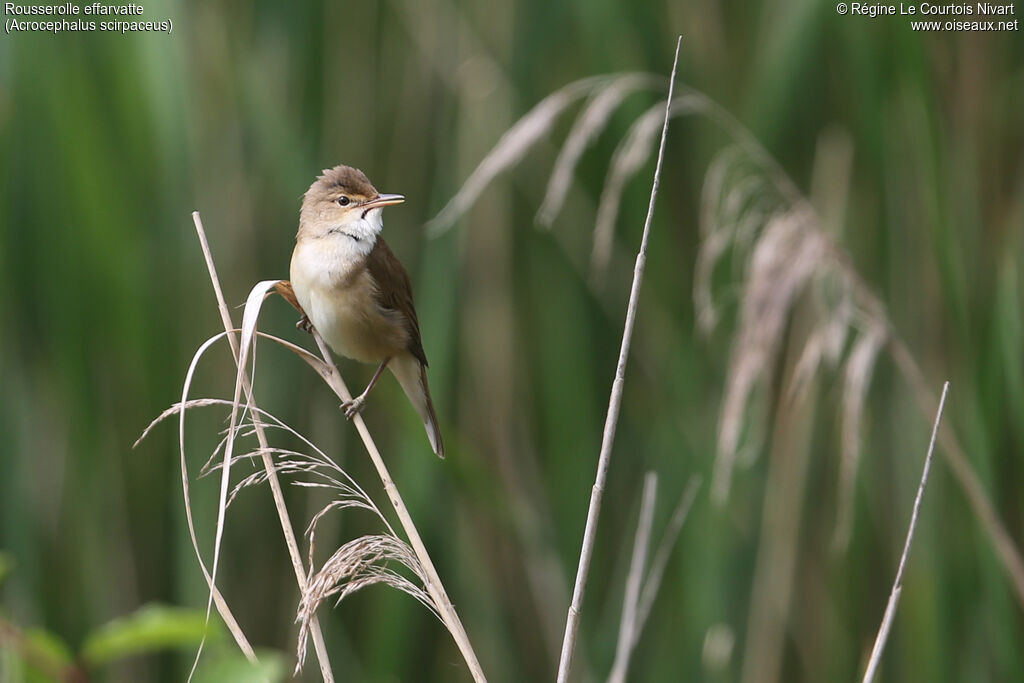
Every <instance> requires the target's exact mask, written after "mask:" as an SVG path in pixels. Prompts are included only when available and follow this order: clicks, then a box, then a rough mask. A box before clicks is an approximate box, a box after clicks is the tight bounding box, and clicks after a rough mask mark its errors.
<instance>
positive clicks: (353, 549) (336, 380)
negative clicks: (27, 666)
mask: <svg viewBox="0 0 1024 683" xmlns="http://www.w3.org/2000/svg"><path fill="white" fill-rule="evenodd" d="M193 217H194V219H195V223H196V229H197V232H198V233H199V236H200V242H201V244H202V246H203V251H204V254H205V256H206V259H207V265H208V267H209V271H210V276H211V280H212V282H213V284H214V290H215V293H216V295H217V300H218V304H219V307H220V310H221V314H222V318H223V322H224V326H225V331H224V332H222V333H220V334H217V335H215V336H213V337H211V338H210V339H209V340H207V341H206V342H205V343H204V344H203V345H202V346H201V347H200V348H199V350H198V351H197V352H196V354H195V356H194V358H193V360H192V363H191V365H190V367H189V370H188V373H187V374H186V379H185V382H184V388H183V391H182V399H181V401H180V403H178V404H175V405H174V406H172V407H171V408H169V409H168V410H165V411H164V412H163V413H162V414H161V415H160V416H158V417H157V419H156V420H154V421H153V423H152V424H150V425H149V426H148V427H147V428H146V430H145V431H144V432H143V435H142V436H141V437H140V440H141V439H142V438H145V436H146V435H148V434H149V433H150V431H151V430H152V428H153V427H154V426H155V425H156V424H158V423H159V422H161V421H163V420H165V419H167V418H169V417H171V416H174V415H177V416H178V418H179V444H180V449H179V450H180V458H181V468H182V484H183V487H184V494H185V510H186V518H187V520H188V527H189V533H190V536H191V538H192V543H193V549H194V551H195V553H196V557H197V559H198V561H199V564H200V567H201V569H202V571H203V574H204V576H205V577H206V580H207V584H208V586H209V588H210V604H215V605H216V606H217V609H218V611H220V613H221V614H222V616H223V617H224V620H225V622H227V624H228V627H229V629H230V630H231V632H232V634H233V635H234V637H235V639H236V641H237V642H238V644H239V647H240V648H241V649H242V650H243V652H245V653H246V655H247V656H248V657H250V659H254V658H255V657H254V655H253V653H252V648H251V646H249V644H248V641H247V640H246V639H245V636H244V634H243V633H242V632H241V629H239V628H238V626H237V623H236V622H235V620H234V618H233V616H232V615H231V612H230V610H229V609H228V607H227V605H226V603H225V602H224V601H223V598H222V597H221V596H220V593H219V591H218V590H217V588H216V581H215V577H216V568H217V563H218V560H219V551H220V540H221V538H222V534H223V529H224V515H225V511H226V509H227V507H228V505H229V504H230V503H231V502H232V501H233V500H234V498H235V497H236V496H237V495H238V493H239V492H240V491H242V490H243V489H245V488H247V487H250V486H253V485H256V484H261V483H264V482H267V483H269V485H270V487H271V491H272V492H273V497H274V501H275V505H276V507H277V510H278V514H279V517H280V520H281V526H282V530H283V531H284V534H285V540H286V545H287V546H288V550H289V554H290V555H291V558H292V563H293V566H294V568H295V573H296V580H297V583H298V586H299V589H300V593H301V598H300V606H299V609H298V617H297V621H299V624H300V627H299V643H298V648H297V651H298V655H299V656H298V657H297V664H296V671H298V669H299V668H300V667H301V666H302V663H303V660H304V657H305V653H306V643H307V641H308V639H309V638H310V637H311V638H312V639H313V643H314V647H315V649H316V652H317V657H318V660H319V663H320V669H321V673H322V675H323V677H324V680H325V681H333V673H332V672H331V669H330V664H329V660H328V659H327V656H326V646H325V644H324V641H323V636H322V634H321V632H320V627H319V622H318V620H317V617H316V608H317V606H318V605H319V604H320V603H321V602H322V601H323V600H324V599H326V598H327V597H331V596H333V595H338V596H339V597H338V601H339V602H340V600H341V599H342V598H344V597H345V596H347V595H350V594H351V593H352V592H354V591H356V590H358V589H359V588H362V587H365V586H367V585H371V584H374V583H383V584H385V585H390V586H392V587H395V588H398V589H400V590H402V591H404V592H406V593H409V594H410V595H412V596H413V597H415V598H416V599H417V600H419V601H420V602H421V603H423V604H424V605H426V606H427V607H428V608H430V609H431V611H433V612H434V613H435V614H437V615H438V616H439V617H440V619H441V621H442V623H444V625H445V626H446V628H447V629H448V630H449V632H450V633H451V634H452V637H453V638H454V640H455V642H456V645H457V646H458V647H459V650H460V652H461V653H462V655H463V658H464V659H465V660H466V664H467V666H468V667H469V669H470V672H471V674H472V675H473V678H474V680H475V681H477V682H478V683H479V682H482V681H486V678H485V677H484V675H483V671H482V669H481V668H480V664H479V661H478V660H477V658H476V654H475V653H474V652H473V649H472V646H471V645H470V643H469V639H468V637H467V636H466V633H465V629H464V628H463V627H462V623H461V621H460V620H459V618H458V615H457V614H456V613H455V609H454V607H453V606H452V604H451V601H450V600H449V599H448V596H447V593H446V592H445V590H444V586H443V584H442V583H441V580H440V578H439V577H438V575H437V571H436V569H435V568H434V566H433V563H432V562H431V560H430V556H429V554H427V551H426V548H425V546H424V545H423V542H422V540H421V539H420V536H419V533H418V531H417V530H416V527H415V525H414V524H413V522H412V518H411V517H410V515H409V513H408V510H407V509H406V508H405V504H404V502H403V501H402V497H401V495H400V494H399V492H398V488H397V487H396V486H395V484H394V481H393V480H392V479H391V477H390V474H389V473H388V471H387V467H386V466H385V465H384V462H383V459H382V458H381V456H380V452H379V451H378V450H377V447H376V444H374V442H373V439H372V437H371V436H370V434H369V431H368V430H367V429H366V425H365V423H364V422H363V421H362V418H361V417H358V416H357V417H356V418H355V420H354V423H355V426H356V428H357V430H358V431H359V434H360V437H361V438H362V440H363V443H364V445H365V446H366V449H367V452H368V453H369V455H370V458H371V460H372V462H373V464H374V466H375V468H376V469H377V473H378V475H379V476H380V478H381V482H382V484H383V486H384V489H385V492H386V493H387V496H388V500H389V502H390V503H391V504H392V506H393V508H394V511H395V513H396V515H397V516H398V518H399V521H400V523H401V526H402V529H403V531H404V532H405V535H406V537H407V538H408V539H409V543H408V544H407V543H406V542H405V541H404V540H402V539H401V538H399V536H398V534H397V533H396V532H395V530H394V528H393V527H392V526H391V524H390V523H389V522H388V521H387V518H386V517H385V516H384V515H383V513H381V511H380V509H379V508H378V507H377V506H376V505H375V504H374V503H373V501H372V500H371V499H370V497H369V496H368V495H367V494H366V493H365V491H364V490H363V489H362V488H361V487H360V486H359V485H358V484H357V483H356V482H355V481H354V480H353V479H352V478H351V477H349V476H348V474H347V473H345V472H344V471H343V470H341V468H340V467H338V466H337V465H336V464H335V463H334V462H333V461H332V460H331V459H330V458H329V457H328V456H327V455H326V454H324V453H323V452H322V451H321V450H320V449H318V448H317V447H316V446H315V445H314V444H312V443H311V442H310V441H309V440H308V439H306V438H305V437H303V436H302V435H301V434H299V433H298V432H297V431H295V430H294V429H292V428H291V427H288V426H287V425H286V424H285V423H283V422H282V421H280V420H278V419H277V418H276V417H274V416H273V415H272V414H270V413H269V412H267V411H264V410H262V409H260V408H259V407H258V406H257V405H256V403H255V399H254V396H253V383H254V380H253V376H254V374H255V367H256V365H255V353H256V340H257V339H259V338H263V339H267V340H269V341H272V342H274V343H276V344H279V345H281V346H282V347H284V348H286V349H288V350H290V351H292V352H293V353H294V354H295V355H296V356H298V357H299V358H300V359H301V360H303V361H304V362H305V363H306V364H307V365H309V366H310V367H312V368H313V369H314V370H315V371H316V372H317V374H319V375H320V376H321V378H323V379H324V380H325V382H326V383H327V384H328V386H329V387H330V388H331V389H332V390H333V391H334V392H335V394H336V395H337V396H339V397H340V398H341V399H342V400H343V401H345V400H349V399H350V398H351V395H350V393H349V391H348V388H347V387H346V386H345V383H344V381H343V380H342V379H341V376H340V374H339V373H338V371H337V368H335V367H334V364H333V362H332V361H331V359H330V354H329V352H328V351H327V347H326V345H325V344H324V342H323V340H322V339H321V338H320V336H319V335H318V334H316V333H315V331H314V335H313V337H314V340H315V341H316V343H317V346H318V348H319V350H320V353H321V356H322V359H321V358H319V357H317V356H315V355H313V354H312V353H310V352H309V351H306V350H305V349H303V348H301V347H299V346H296V345H295V344H292V343H290V342H287V341H284V340H282V339H279V338H277V337H274V336H273V335H268V334H265V333H262V332H259V331H258V330H257V329H256V325H257V321H258V318H259V312H260V309H261V306H262V304H263V301H264V300H265V299H266V298H267V296H268V295H269V294H270V293H271V291H276V292H278V293H279V294H281V295H282V296H283V297H284V298H285V299H286V300H288V301H289V302H290V303H292V305H296V303H297V302H295V301H294V296H290V294H291V288H290V285H289V283H287V282H285V281H276V280H266V281H263V282H260V283H258V284H256V285H255V286H254V287H253V288H252V291H251V292H250V294H249V297H248V299H247V301H246V305H245V308H244V311H243V322H242V327H241V329H240V330H236V329H235V328H234V327H233V326H232V325H231V322H230V316H229V314H228V311H227V306H226V304H225V303H224V299H223V295H222V293H221V290H220V285H219V281H218V280H217V277H216V271H215V269H214V267H213V259H212V256H211V254H210V251H209V247H208V245H207V243H206V239H205V233H204V231H203V228H202V223H201V221H200V219H199V215H198V213H195V214H193ZM236 334H240V337H241V342H240V344H239V343H238V342H236V340H235V335H236ZM224 338H226V339H227V340H228V342H229V343H230V345H231V348H232V352H233V355H234V357H235V359H236V364H237V366H238V373H237V375H236V381H235V391H234V397H233V398H232V399H231V400H230V401H228V400H224V399H213V398H203V399H189V397H188V391H189V387H190V385H191V382H192V379H193V376H194V373H195V369H196V366H197V364H198V362H199V360H200V359H201V358H202V356H203V355H204V354H205V352H206V351H207V350H208V349H209V348H210V347H211V346H212V345H213V344H214V343H215V342H217V341H219V340H221V339H224ZM250 359H252V363H251V367H250V362H249V360H250ZM243 394H244V396H245V401H244V403H243V401H242V395H243ZM207 406H222V407H226V408H230V425H229V427H228V429H227V432H226V435H225V436H224V437H223V438H222V439H221V440H220V442H219V443H218V445H217V446H216V447H215V449H214V451H213V455H212V456H211V458H210V459H209V460H208V461H207V463H206V464H205V465H204V467H203V469H202V474H203V475H205V474H209V473H212V472H214V471H217V470H220V472H221V487H220V502H219V505H218V522H217V530H216V539H215V545H214V563H213V567H212V570H207V568H206V565H205V563H204V561H203V558H202V554H201V552H200V551H199V546H198V541H197V539H196V535H195V528H194V525H193V521H192V509H191V499H190V495H189V483H190V476H189V473H188V467H187V461H186V457H185V455H186V454H185V449H184V442H185V438H184V434H185V415H186V413H187V412H188V410H190V409H192V408H198V407H207ZM268 430H283V431H286V432H288V433H290V434H291V435H292V436H294V437H297V438H298V439H299V440H300V441H301V442H303V443H304V444H305V446H306V448H308V449H309V450H308V452H301V451H297V450H291V449H281V448H275V447H271V446H270V444H269V441H268V438H267V431H268ZM252 436H256V437H257V440H258V447H257V448H256V449H254V450H252V451H248V452H245V453H241V454H236V452H235V445H236V443H237V442H238V441H239V440H241V439H244V438H248V437H252ZM219 454H222V455H220V462H216V459H217V458H218V455H219ZM257 457H259V458H260V459H262V461H263V463H264V471H263V472H256V473H254V474H252V475H249V476H247V477H244V478H243V479H242V480H241V481H239V482H237V483H236V484H235V486H234V487H233V488H231V487H230V486H229V484H230V468H231V465H232V463H233V462H236V461H239V460H251V459H255V458H257ZM275 458H276V461H275ZM278 474H288V475H293V476H304V477H307V478H306V479H303V480H301V481H297V482H295V483H296V484H298V485H300V486H307V487H319V488H328V489H332V490H334V492H335V495H336V498H335V500H334V501H333V502H331V503H330V504H328V505H327V506H326V507H324V508H323V509H322V510H321V511H320V512H319V513H317V515H316V516H315V517H314V519H313V521H312V522H311V524H310V526H309V529H308V532H307V533H308V536H309V544H310V548H309V570H308V573H307V570H306V569H305V566H304V564H303V561H302V558H301V556H300V555H299V551H298V543H297V541H296V539H295V534H294V531H293V530H292V527H291V523H290V521H289V519H288V512H287V508H285V506H284V499H283V494H282V492H281V488H280V482H279V479H278ZM229 489H230V491H229ZM347 508H361V509H364V510H369V511H372V512H374V513H375V514H376V516H377V517H378V518H379V519H380V521H381V522H382V523H383V525H384V526H385V528H386V532H385V533H383V534H376V535H370V536H364V537H361V538H358V539H355V540H354V541H351V542H349V543H347V544H345V545H344V546H343V547H342V548H340V549H338V550H337V551H335V553H333V554H332V556H331V557H330V558H329V559H328V560H327V562H326V563H325V564H324V565H323V566H322V567H321V568H320V569H319V570H316V569H315V567H314V563H313V550H314V547H315V531H316V526H317V524H318V523H319V521H320V519H321V518H322V517H323V516H324V515H325V514H326V513H328V512H330V511H334V510H342V509H347ZM388 561H393V562H397V563H399V564H400V565H401V566H404V567H406V568H407V569H409V570H410V571H411V572H412V574H413V575H414V576H415V577H416V579H417V580H418V581H419V582H420V585H417V584H416V583H415V582H413V581H411V580H410V579H408V578H406V577H404V576H403V575H402V574H399V573H398V572H396V571H395V570H394V569H392V568H391V567H390V566H389V565H388V564H387V562H388ZM209 609H210V608H209V606H208V608H207V610H208V616H209ZM201 653H202V645H200V648H199V652H197V654H196V660H195V662H194V663H193V671H194V670H195V666H196V664H197V663H198V660H199V657H200V655H201Z"/></svg>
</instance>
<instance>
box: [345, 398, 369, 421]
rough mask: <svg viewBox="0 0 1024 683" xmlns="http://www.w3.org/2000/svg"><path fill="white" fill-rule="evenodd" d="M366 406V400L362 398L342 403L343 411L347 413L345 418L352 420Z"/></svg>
mask: <svg viewBox="0 0 1024 683" xmlns="http://www.w3.org/2000/svg"><path fill="white" fill-rule="evenodd" d="M365 405H366V399H364V398H363V397H362V396H356V397H355V398H354V399H352V400H351V401H345V402H344V403H342V404H341V409H342V410H344V411H345V417H347V418H348V419H350V420H351V419H352V418H354V417H355V416H356V415H358V414H359V413H360V412H361V411H362V410H363V406H365Z"/></svg>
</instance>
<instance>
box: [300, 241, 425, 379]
mask: <svg viewBox="0 0 1024 683" xmlns="http://www.w3.org/2000/svg"><path fill="white" fill-rule="evenodd" d="M342 237H344V236H342ZM344 239H348V238H344ZM336 241H337V240H333V239H331V238H326V239H318V240H309V241H302V242H300V243H298V244H297V245H296V247H295V252H294V253H293V254H292V263H291V279H292V287H293V288H294V290H295V296H296V298H297V299H298V300H299V304H301V305H302V308H303V310H305V311H306V315H307V316H309V319H310V321H311V322H312V323H313V326H314V327H316V329H317V331H319V332H320V335H321V336H322V337H323V338H324V341H326V342H327V343H328V345H330V347H331V348H332V349H334V351H336V352H337V353H339V354H341V355H343V356H345V357H347V358H353V359H355V360H359V361H363V362H365V363H379V362H381V361H383V360H384V359H385V358H388V357H391V356H394V355H397V354H398V353H401V352H402V351H404V350H405V349H406V348H407V347H408V344H409V334H408V331H407V330H406V328H405V326H404V325H403V324H402V320H401V318H400V316H399V315H398V314H397V313H396V312H394V311H390V310H385V309H382V308H381V307H380V306H379V305H378V303H377V299H376V296H375V295H376V290H375V287H374V284H373V280H372V278H371V277H370V275H369V273H368V272H367V270H366V268H365V267H364V261H363V258H361V257H360V256H359V255H357V254H354V253H352V250H350V249H345V248H344V247H345V245H344V244H343V243H342V244H332V243H333V242H336Z"/></svg>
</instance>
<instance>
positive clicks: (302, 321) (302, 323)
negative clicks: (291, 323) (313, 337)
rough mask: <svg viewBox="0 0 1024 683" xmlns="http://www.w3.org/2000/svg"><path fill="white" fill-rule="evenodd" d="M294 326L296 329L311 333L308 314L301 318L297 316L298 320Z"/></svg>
mask: <svg viewBox="0 0 1024 683" xmlns="http://www.w3.org/2000/svg"><path fill="white" fill-rule="evenodd" d="M295 327H296V329H299V330H302V331H303V332H308V333H309V334H313V323H311V322H310V321H309V316H306V315H304V316H302V317H301V318H299V321H298V322H297V323H295Z"/></svg>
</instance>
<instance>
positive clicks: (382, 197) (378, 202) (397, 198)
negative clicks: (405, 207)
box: [361, 194, 405, 210]
mask: <svg viewBox="0 0 1024 683" xmlns="http://www.w3.org/2000/svg"><path fill="white" fill-rule="evenodd" d="M404 201H405V197H404V196H403V195H400V194H379V195H377V197H376V198H375V199H371V200H370V201H368V202H366V203H365V204H363V205H362V207H361V208H362V209H363V210H368V209H380V208H383V207H385V206H391V205H392V204H401V203H402V202H404Z"/></svg>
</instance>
